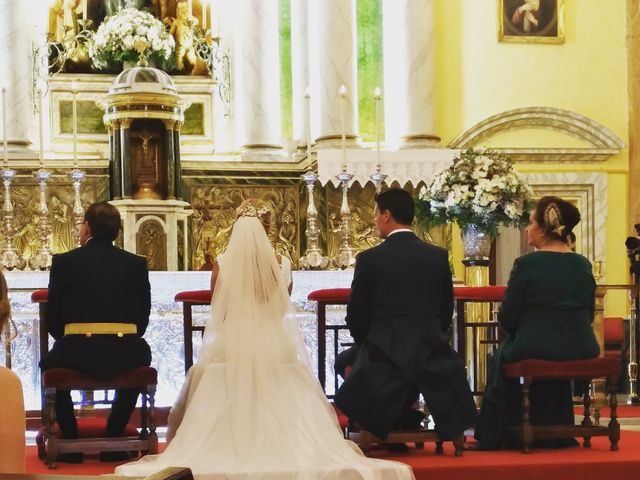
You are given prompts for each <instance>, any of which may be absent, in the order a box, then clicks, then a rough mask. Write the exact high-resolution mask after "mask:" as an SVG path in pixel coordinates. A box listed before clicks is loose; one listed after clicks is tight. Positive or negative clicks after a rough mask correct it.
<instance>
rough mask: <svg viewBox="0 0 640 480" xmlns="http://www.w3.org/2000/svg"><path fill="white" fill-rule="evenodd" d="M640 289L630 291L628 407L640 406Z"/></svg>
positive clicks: (636, 287)
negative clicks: (639, 341) (639, 344)
mask: <svg viewBox="0 0 640 480" xmlns="http://www.w3.org/2000/svg"><path fill="white" fill-rule="evenodd" d="M639 294H640V291H639V287H638V286H635V288H632V289H630V290H629V396H628V397H627V404H628V405H638V404H640V397H638V391H637V389H638V350H637V344H636V342H637V338H636V333H637V332H636V329H637V328H638V326H637V325H638V311H640V306H639V302H640V299H639V298H638V295H639Z"/></svg>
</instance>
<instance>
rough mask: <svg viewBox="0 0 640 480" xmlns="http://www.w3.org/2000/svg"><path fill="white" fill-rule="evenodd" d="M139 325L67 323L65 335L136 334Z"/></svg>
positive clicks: (120, 335)
mask: <svg viewBox="0 0 640 480" xmlns="http://www.w3.org/2000/svg"><path fill="white" fill-rule="evenodd" d="M136 333H138V327H137V326H136V325H134V324H133V323H67V324H66V325H65V326H64V334H65V335H86V336H87V337H90V336H91V335H117V336H119V337H122V336H123V335H131V334H133V335H135V334H136Z"/></svg>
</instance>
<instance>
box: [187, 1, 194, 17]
mask: <svg viewBox="0 0 640 480" xmlns="http://www.w3.org/2000/svg"><path fill="white" fill-rule="evenodd" d="M187 13H188V14H189V18H191V16H192V15H193V1H192V0H187Z"/></svg>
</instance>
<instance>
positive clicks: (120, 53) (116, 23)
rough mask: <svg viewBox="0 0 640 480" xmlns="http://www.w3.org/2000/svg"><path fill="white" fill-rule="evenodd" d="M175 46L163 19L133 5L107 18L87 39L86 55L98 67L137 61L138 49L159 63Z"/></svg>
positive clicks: (103, 67) (104, 67)
mask: <svg viewBox="0 0 640 480" xmlns="http://www.w3.org/2000/svg"><path fill="white" fill-rule="evenodd" d="M174 49H175V41H174V39H173V37H172V36H171V35H170V34H169V32H167V30H166V28H165V26H164V25H163V24H162V22H161V21H160V20H158V19H157V18H155V17H154V16H153V15H151V14H150V13H148V12H143V11H141V10H138V9H136V8H125V9H122V10H120V11H118V13H117V14H116V15H114V16H112V17H108V18H107V19H106V20H105V21H104V22H102V24H101V25H100V27H98V31H97V32H96V33H95V35H94V36H93V38H92V40H91V41H90V42H89V56H90V57H91V60H92V61H93V66H94V67H95V68H96V69H98V70H105V69H107V68H109V66H110V65H111V64H113V63H121V62H125V61H130V62H137V61H138V59H139V58H140V53H141V52H144V53H143V54H144V55H145V57H147V58H152V59H154V60H156V61H159V62H162V61H163V60H169V58H170V57H171V54H172V53H173V51H174Z"/></svg>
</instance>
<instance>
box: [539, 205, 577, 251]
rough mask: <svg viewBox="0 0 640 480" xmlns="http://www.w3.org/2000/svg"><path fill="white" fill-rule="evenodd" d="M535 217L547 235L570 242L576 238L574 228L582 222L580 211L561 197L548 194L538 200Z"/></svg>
mask: <svg viewBox="0 0 640 480" xmlns="http://www.w3.org/2000/svg"><path fill="white" fill-rule="evenodd" d="M534 218H535V220H536V222H537V223H538V225H539V226H540V228H541V229H542V231H543V232H544V233H545V235H546V236H547V237H549V238H550V239H553V240H560V241H562V242H563V243H566V244H569V243H570V241H571V239H575V234H574V233H573V228H574V227H575V226H576V225H577V224H578V223H579V222H580V211H579V210H578V209H577V207H576V206H575V205H573V204H571V203H569V202H567V201H566V200H563V199H562V198H560V197H554V196H548V197H542V198H541V199H540V201H539V202H538V205H537V206H536V210H535V213H534ZM573 241H574V242H575V240H573Z"/></svg>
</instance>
